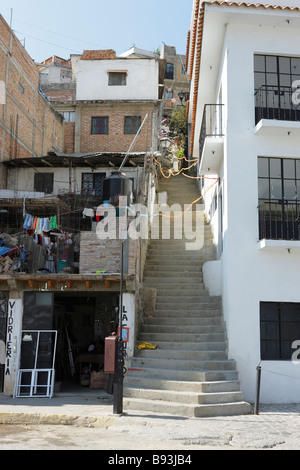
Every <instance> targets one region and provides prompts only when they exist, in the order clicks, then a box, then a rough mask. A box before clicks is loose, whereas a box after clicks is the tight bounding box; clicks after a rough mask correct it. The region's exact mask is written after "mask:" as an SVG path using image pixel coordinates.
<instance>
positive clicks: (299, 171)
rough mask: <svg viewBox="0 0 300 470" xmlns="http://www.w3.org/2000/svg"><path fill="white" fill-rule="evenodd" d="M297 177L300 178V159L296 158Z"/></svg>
mask: <svg viewBox="0 0 300 470" xmlns="http://www.w3.org/2000/svg"><path fill="white" fill-rule="evenodd" d="M296 178H297V179H300V160H296Z"/></svg>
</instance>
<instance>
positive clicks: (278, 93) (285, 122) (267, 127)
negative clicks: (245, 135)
mask: <svg viewBox="0 0 300 470" xmlns="http://www.w3.org/2000/svg"><path fill="white" fill-rule="evenodd" d="M254 95H255V125H256V128H255V133H256V134H260V135H284V134H285V135H286V134H287V133H289V134H290V133H292V132H293V133H295V132H296V134H297V135H300V106H299V104H298V100H299V99H298V91H297V90H295V89H293V88H291V87H287V86H286V87H284V86H281V87H277V86H268V85H263V86H261V87H260V88H259V89H257V90H256V91H255V94H254Z"/></svg>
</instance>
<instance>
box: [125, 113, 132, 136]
mask: <svg viewBox="0 0 300 470" xmlns="http://www.w3.org/2000/svg"><path fill="white" fill-rule="evenodd" d="M124 132H125V134H132V117H131V116H127V117H125V130H124Z"/></svg>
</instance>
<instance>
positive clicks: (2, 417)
mask: <svg viewBox="0 0 300 470" xmlns="http://www.w3.org/2000/svg"><path fill="white" fill-rule="evenodd" d="M113 421H114V419H112V418H103V417H102V418H97V417H93V416H79V415H67V414H65V415H60V414H41V413H19V412H17V413H0V424H26V425H29V424H35V425H37V424H44V425H45V424H46V425H67V426H82V427H87V426H91V427H92V426H97V427H100V426H110V425H112V424H113Z"/></svg>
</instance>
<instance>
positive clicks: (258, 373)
mask: <svg viewBox="0 0 300 470" xmlns="http://www.w3.org/2000/svg"><path fill="white" fill-rule="evenodd" d="M260 380H261V367H260V366H257V367H256V394H255V403H254V414H255V415H258V414H259V395H260Z"/></svg>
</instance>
